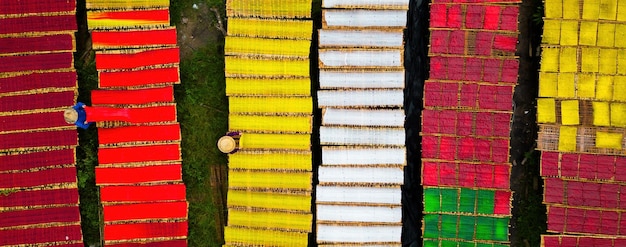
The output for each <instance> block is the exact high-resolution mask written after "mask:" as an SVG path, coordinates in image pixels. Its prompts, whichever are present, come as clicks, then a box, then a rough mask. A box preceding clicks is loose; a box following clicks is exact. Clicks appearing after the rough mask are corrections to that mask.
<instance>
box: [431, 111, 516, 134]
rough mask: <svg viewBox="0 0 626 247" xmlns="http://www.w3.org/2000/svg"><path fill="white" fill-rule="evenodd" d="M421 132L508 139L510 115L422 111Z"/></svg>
mask: <svg viewBox="0 0 626 247" xmlns="http://www.w3.org/2000/svg"><path fill="white" fill-rule="evenodd" d="M422 116H423V117H422V132H423V133H431V134H451V135H458V136H470V135H471V136H484V137H503V138H508V137H509V134H510V127H509V126H510V124H509V123H510V122H511V113H502V112H471V111H457V110H431V109H426V110H424V111H422Z"/></svg>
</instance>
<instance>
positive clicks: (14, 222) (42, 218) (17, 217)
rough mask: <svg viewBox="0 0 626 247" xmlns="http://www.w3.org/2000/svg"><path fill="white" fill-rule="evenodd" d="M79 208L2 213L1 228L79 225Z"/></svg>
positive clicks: (0, 215)
mask: <svg viewBox="0 0 626 247" xmlns="http://www.w3.org/2000/svg"><path fill="white" fill-rule="evenodd" d="M79 222H80V212H79V211H78V206H77V205H76V206H71V207H61V208H41V209H32V210H19V211H5V212H0V227H12V226H26V225H34V224H44V223H79Z"/></svg>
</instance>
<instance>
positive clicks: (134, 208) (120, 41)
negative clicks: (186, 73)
mask: <svg viewBox="0 0 626 247" xmlns="http://www.w3.org/2000/svg"><path fill="white" fill-rule="evenodd" d="M87 25H88V28H89V30H90V34H91V39H92V44H93V49H94V50H95V63H96V69H97V70H98V86H99V89H98V90H93V91H92V92H91V103H92V105H93V106H98V107H117V108H127V109H128V114H129V117H130V120H129V122H103V123H98V144H99V147H98V163H99V164H98V166H97V167H96V185H97V186H99V188H100V201H101V204H102V219H103V224H104V227H103V232H102V234H103V241H104V244H105V245H106V246H134V245H132V244H148V245H150V246H173V247H176V246H187V241H186V238H187V228H188V226H187V207H188V204H187V201H186V192H185V185H184V184H183V181H182V169H181V150H180V143H181V131H180V125H179V123H178V122H177V117H176V104H175V102H174V95H173V93H174V92H173V91H174V90H173V85H174V84H177V83H180V79H179V68H178V65H179V49H178V47H177V45H176V40H177V39H176V28H175V27H170V20H169V1H163V0H157V1H154V0H153V1H102V0H89V1H87Z"/></svg>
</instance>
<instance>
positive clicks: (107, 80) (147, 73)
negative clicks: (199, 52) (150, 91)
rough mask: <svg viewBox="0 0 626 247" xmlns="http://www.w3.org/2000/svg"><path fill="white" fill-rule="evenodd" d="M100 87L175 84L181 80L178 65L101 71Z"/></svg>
mask: <svg viewBox="0 0 626 247" xmlns="http://www.w3.org/2000/svg"><path fill="white" fill-rule="evenodd" d="M99 78H100V82H99V83H100V88H107V87H133V86H146V85H160V84H175V83H179V81H180V73H179V71H178V67H169V68H146V69H141V70H133V71H101V72H99Z"/></svg>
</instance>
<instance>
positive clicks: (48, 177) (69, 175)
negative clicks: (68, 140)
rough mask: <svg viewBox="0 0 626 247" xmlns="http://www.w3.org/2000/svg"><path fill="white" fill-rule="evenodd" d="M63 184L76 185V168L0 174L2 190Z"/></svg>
mask: <svg viewBox="0 0 626 247" xmlns="http://www.w3.org/2000/svg"><path fill="white" fill-rule="evenodd" d="M61 183H76V168H74V167H66V168H56V169H48V170H41V171H36V172H21V173H0V188H29V187H36V186H43V185H51V184H61Z"/></svg>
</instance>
